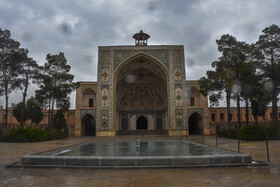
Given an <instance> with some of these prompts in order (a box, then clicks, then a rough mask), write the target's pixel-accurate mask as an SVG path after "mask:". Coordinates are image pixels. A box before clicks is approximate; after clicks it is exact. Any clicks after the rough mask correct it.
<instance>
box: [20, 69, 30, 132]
mask: <svg viewBox="0 0 280 187" xmlns="http://www.w3.org/2000/svg"><path fill="white" fill-rule="evenodd" d="M25 78H26V79H25V84H24V91H23V98H22V106H21V114H20V126H21V127H22V126H23V117H24V114H25V108H26V107H25V102H26V95H27V88H28V73H26V74H25Z"/></svg>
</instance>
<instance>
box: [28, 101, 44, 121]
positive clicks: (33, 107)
mask: <svg viewBox="0 0 280 187" xmlns="http://www.w3.org/2000/svg"><path fill="white" fill-rule="evenodd" d="M26 105H27V113H28V116H29V117H30V120H31V123H35V124H39V123H40V121H42V120H43V117H44V114H43V112H42V110H41V107H40V104H39V102H38V101H37V100H36V99H35V98H34V97H31V98H30V99H28V100H27V102H26Z"/></svg>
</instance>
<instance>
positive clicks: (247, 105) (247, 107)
mask: <svg viewBox="0 0 280 187" xmlns="http://www.w3.org/2000/svg"><path fill="white" fill-rule="evenodd" d="M245 103H246V126H248V125H249V101H248V98H246V101H245Z"/></svg>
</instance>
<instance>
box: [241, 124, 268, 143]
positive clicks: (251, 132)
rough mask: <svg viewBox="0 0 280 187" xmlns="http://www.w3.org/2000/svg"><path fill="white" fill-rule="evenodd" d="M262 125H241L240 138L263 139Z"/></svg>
mask: <svg viewBox="0 0 280 187" xmlns="http://www.w3.org/2000/svg"><path fill="white" fill-rule="evenodd" d="M264 132H265V131H264V127H263V126H260V125H249V126H243V127H242V128H241V129H240V139H242V140H264V139H265V133H264Z"/></svg>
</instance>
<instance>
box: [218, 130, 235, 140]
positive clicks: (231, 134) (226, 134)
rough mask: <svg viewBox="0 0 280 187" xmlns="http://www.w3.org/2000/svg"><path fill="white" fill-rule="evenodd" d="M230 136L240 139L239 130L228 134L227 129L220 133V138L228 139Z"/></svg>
mask: <svg viewBox="0 0 280 187" xmlns="http://www.w3.org/2000/svg"><path fill="white" fill-rule="evenodd" d="M229 134H230V138H233V139H237V138H238V130H237V129H231V130H230V133H228V130H227V129H224V130H221V131H220V133H219V136H220V137H224V138H228V135H229Z"/></svg>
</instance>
